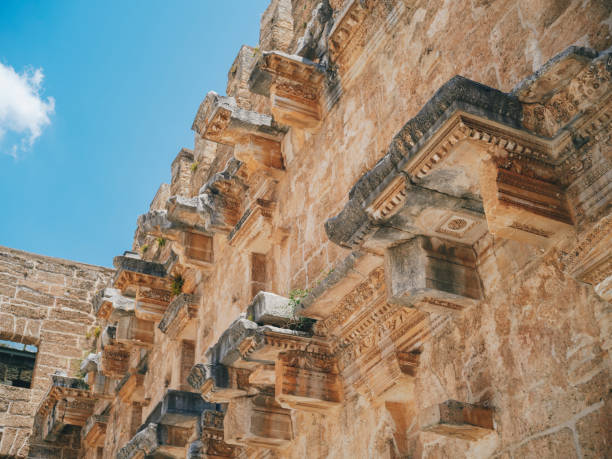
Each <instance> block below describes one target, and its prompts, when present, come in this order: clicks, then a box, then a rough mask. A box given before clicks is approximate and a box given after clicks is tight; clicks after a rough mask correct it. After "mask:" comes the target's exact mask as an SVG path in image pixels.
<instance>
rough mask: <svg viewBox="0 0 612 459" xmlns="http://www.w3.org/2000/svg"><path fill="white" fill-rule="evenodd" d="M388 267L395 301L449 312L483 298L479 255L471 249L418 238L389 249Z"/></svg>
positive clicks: (390, 292) (390, 293)
mask: <svg viewBox="0 0 612 459" xmlns="http://www.w3.org/2000/svg"><path fill="white" fill-rule="evenodd" d="M386 268H387V269H386V272H387V273H388V276H389V300H390V301H392V302H396V303H400V304H403V305H406V306H411V307H416V308H418V309H421V310H423V311H427V312H436V313H448V312H455V311H461V310H462V309H463V308H465V307H468V306H471V305H472V304H474V303H475V302H477V301H478V300H480V299H481V298H482V292H481V287H480V278H479V277H478V273H477V272H476V254H475V253H474V250H473V249H472V248H471V247H469V246H462V245H458V244H454V243H451V242H448V241H443V240H439V239H435V238H427V237H424V236H418V237H416V238H414V239H412V240H410V241H408V242H405V243H403V244H400V245H397V246H394V247H391V248H389V249H388V251H387V262H386Z"/></svg>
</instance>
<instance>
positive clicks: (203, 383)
mask: <svg viewBox="0 0 612 459" xmlns="http://www.w3.org/2000/svg"><path fill="white" fill-rule="evenodd" d="M187 380H188V382H189V384H190V385H191V386H192V387H193V388H195V389H197V390H199V391H200V392H201V393H202V397H204V399H205V400H206V401H208V402H211V403H227V402H229V401H230V400H232V399H234V398H236V397H243V396H245V395H247V394H248V393H249V372H248V370H244V369H241V368H231V367H227V366H225V365H222V364H207V365H202V364H196V365H195V366H194V367H193V368H192V369H191V372H190V374H189V376H188V378H187Z"/></svg>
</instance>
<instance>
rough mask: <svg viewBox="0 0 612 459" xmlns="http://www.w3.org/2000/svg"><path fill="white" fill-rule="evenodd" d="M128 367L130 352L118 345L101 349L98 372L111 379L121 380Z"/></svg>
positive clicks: (110, 345)
mask: <svg viewBox="0 0 612 459" xmlns="http://www.w3.org/2000/svg"><path fill="white" fill-rule="evenodd" d="M129 365H130V351H129V350H127V349H126V348H124V347H123V346H122V345H120V344H109V345H107V346H104V349H102V357H101V359H100V372H101V373H102V374H103V375H104V376H108V377H109V378H113V379H121V378H123V376H124V375H125V373H126V372H127V371H128V369H129Z"/></svg>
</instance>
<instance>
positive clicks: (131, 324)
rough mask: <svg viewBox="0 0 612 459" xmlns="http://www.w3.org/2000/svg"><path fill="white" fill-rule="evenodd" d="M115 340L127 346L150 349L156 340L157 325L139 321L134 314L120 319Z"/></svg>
mask: <svg viewBox="0 0 612 459" xmlns="http://www.w3.org/2000/svg"><path fill="white" fill-rule="evenodd" d="M115 339H116V341H117V342H118V343H119V344H123V345H125V346H144V347H150V346H152V345H153V342H154V340H155V323H154V322H150V321H147V320H143V319H139V318H138V317H136V316H135V315H134V314H132V315H126V316H123V317H120V318H119V320H118V321H117V332H116V335H115Z"/></svg>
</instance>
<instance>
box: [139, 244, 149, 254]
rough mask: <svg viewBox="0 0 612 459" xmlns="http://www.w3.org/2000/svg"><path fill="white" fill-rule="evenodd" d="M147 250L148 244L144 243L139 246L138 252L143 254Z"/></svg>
mask: <svg viewBox="0 0 612 459" xmlns="http://www.w3.org/2000/svg"><path fill="white" fill-rule="evenodd" d="M147 250H149V244H145V245H143V246H142V247H141V248H140V253H142V254H143V255H144V254H145V253H147Z"/></svg>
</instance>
